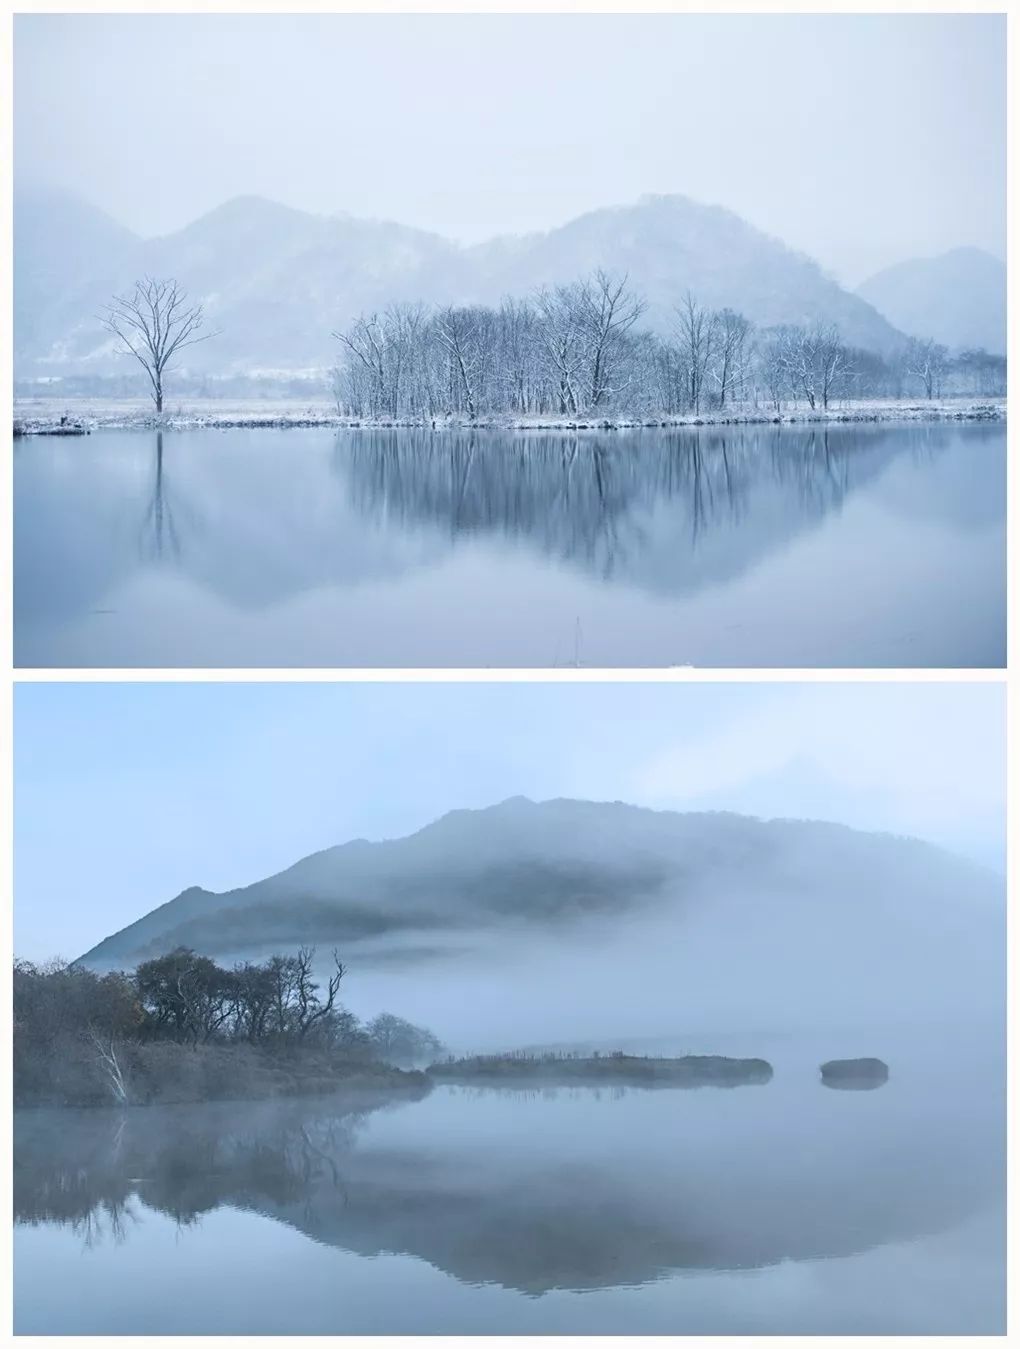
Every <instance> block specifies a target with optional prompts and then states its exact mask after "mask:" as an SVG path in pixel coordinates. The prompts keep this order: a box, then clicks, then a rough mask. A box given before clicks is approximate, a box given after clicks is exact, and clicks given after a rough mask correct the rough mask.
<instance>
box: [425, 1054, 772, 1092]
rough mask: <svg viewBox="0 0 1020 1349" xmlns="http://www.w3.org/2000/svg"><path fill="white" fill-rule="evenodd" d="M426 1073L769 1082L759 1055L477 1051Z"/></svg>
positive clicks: (644, 1083)
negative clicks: (726, 1056)
mask: <svg viewBox="0 0 1020 1349" xmlns="http://www.w3.org/2000/svg"><path fill="white" fill-rule="evenodd" d="M427 1075H428V1076H429V1077H430V1078H433V1079H435V1080H436V1081H439V1082H456V1083H464V1084H466V1085H478V1086H494V1087H513V1086H529V1085H539V1084H540V1085H545V1086H573V1085H577V1086H599V1085H606V1086H634V1087H747V1086H760V1085H763V1084H764V1083H766V1082H769V1081H771V1080H772V1065H771V1064H770V1063H767V1062H766V1061H765V1060H764V1059H731V1058H724V1057H722V1056H720V1055H716V1054H687V1055H684V1056H683V1057H682V1058H646V1057H643V1056H640V1055H636V1054H624V1053H622V1052H615V1053H612V1054H594V1055H592V1056H591V1057H588V1056H584V1057H582V1056H580V1055H576V1054H526V1053H514V1054H481V1055H477V1056H475V1057H473V1058H463V1059H447V1060H446V1061H445V1062H443V1063H433V1064H432V1065H431V1066H430V1067H429V1068H428V1069H427Z"/></svg>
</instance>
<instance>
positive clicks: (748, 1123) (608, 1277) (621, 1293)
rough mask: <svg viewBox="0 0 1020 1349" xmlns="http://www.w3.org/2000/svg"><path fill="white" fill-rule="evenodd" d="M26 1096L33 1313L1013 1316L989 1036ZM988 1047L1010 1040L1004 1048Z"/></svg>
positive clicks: (926, 1330) (839, 1325) (757, 1318)
mask: <svg viewBox="0 0 1020 1349" xmlns="http://www.w3.org/2000/svg"><path fill="white" fill-rule="evenodd" d="M973 1044H974V1052H973V1053H972V1054H969V1055H966V1054H954V1055H953V1056H951V1060H950V1059H946V1061H944V1062H940V1061H939V1054H938V1052H937V1050H933V1052H931V1053H929V1055H928V1058H927V1061H926V1062H920V1061H919V1062H912V1063H911V1062H902V1061H901V1060H899V1059H894V1060H893V1062H892V1075H891V1077H890V1080H889V1082H888V1083H887V1085H885V1086H883V1087H881V1088H879V1089H877V1090H873V1091H837V1090H829V1089H827V1088H825V1087H823V1086H822V1085H821V1084H820V1082H819V1080H818V1071H817V1066H814V1067H812V1065H811V1064H810V1063H809V1062H808V1061H807V1059H806V1058H805V1059H803V1060H802V1061H801V1060H796V1061H795V1060H794V1059H789V1060H784V1058H783V1056H782V1055H780V1056H779V1057H778V1058H776V1057H774V1056H773V1057H774V1061H775V1066H776V1074H775V1077H774V1078H773V1080H772V1081H771V1082H770V1083H768V1084H767V1085H761V1086H747V1087H738V1088H733V1089H728V1090H727V1089H712V1088H704V1089H700V1090H687V1091H685V1090H673V1089H658V1090H641V1089H635V1088H628V1089H625V1090H622V1091H621V1090H618V1089H616V1090H611V1089H602V1090H592V1089H580V1088H573V1089H562V1088H561V1089H554V1090H534V1091H507V1090H497V1089H466V1088H463V1087H437V1088H435V1089H434V1090H433V1091H432V1093H431V1094H430V1095H428V1096H426V1097H425V1098H424V1099H422V1100H416V1101H404V1102H402V1103H401V1104H399V1105H388V1106H385V1107H383V1108H380V1109H355V1108H353V1107H352V1105H351V1103H350V1102H346V1103H345V1102H344V1100H343V1099H342V1098H340V1097H337V1098H331V1099H326V1100H318V1101H313V1102H308V1101H305V1102H300V1101H292V1102H285V1103H269V1104H256V1105H253V1104H251V1103H245V1104H242V1105H240V1106H232V1105H226V1104H219V1105H207V1106H180V1107H148V1108H145V1107H143V1108H138V1109H135V1110H133V1111H132V1110H128V1111H126V1112H120V1113H118V1112H116V1111H105V1110H93V1111H69V1110H67V1111H24V1112H18V1113H17V1114H16V1117H15V1171H14V1208H15V1222H16V1228H15V1266H14V1269H15V1329H16V1331H17V1332H18V1333H21V1334H100V1335H101V1334H118V1333H123V1334H161V1333H162V1334H190V1333H210V1334H215V1333H223V1334H227V1333H230V1334H257V1333H273V1334H303V1333H306V1334H373V1333H380V1334H382V1333H386V1334H397V1333H400V1334H410V1333H424V1334H508V1333H519V1334H544V1333H553V1334H555V1333H563V1334H599V1333H613V1334H646V1333H647V1334H670V1333H704V1334H714V1333H726V1334H768V1333H777V1334H778V1333H789V1334H797V1333H817V1334H838V1333H849V1334H871V1333H883V1334H896V1333H906V1334H1001V1333H1003V1332H1004V1318H1005V1310H1004V1277H1005V1276H1004V1238H1005V1233H1004V1222H1005V1219H1004V1198H1003V1195H1004V1176H1003V1166H1004V1161H1003V1116H1004V1092H1003V1089H1002V1081H1003V1077H1002V1073H1003V1069H1002V1061H1001V1056H998V1054H997V1052H996V1053H989V1057H988V1061H987V1062H986V1063H982V1062H981V1061H980V1059H981V1054H982V1052H983V1051H982V1048H981V1041H980V1039H978V1038H975V1040H974V1042H973ZM993 1060H994V1062H993Z"/></svg>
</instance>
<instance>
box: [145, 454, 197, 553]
mask: <svg viewBox="0 0 1020 1349" xmlns="http://www.w3.org/2000/svg"><path fill="white" fill-rule="evenodd" d="M170 486H171V481H170V479H169V477H168V474H167V470H166V463H165V459H164V454H163V432H162V431H157V432H156V453H155V460H154V463H153V472H152V482H151V486H150V489H149V499H148V505H147V507H146V510H145V515H144V517H143V519H142V525H141V529H140V531H139V546H140V551H141V554H142V557H143V558H145V559H147V560H149V561H157V562H162V561H164V560H165V559H168V558H170V559H172V560H173V561H175V562H179V561H180V560H181V536H180V531H179V528H178V526H179V524H181V523H183V524H184V525H185V526H187V527H189V528H190V529H192V530H193V531H194V530H195V528H196V527H197V520H196V517H195V515H194V513H193V512H192V511H191V510H190V509H188V508H187V507H185V506H183V505H182V504H181V502H180V500H179V499H178V500H175V498H174V496H173V495H172V494H171V490H170Z"/></svg>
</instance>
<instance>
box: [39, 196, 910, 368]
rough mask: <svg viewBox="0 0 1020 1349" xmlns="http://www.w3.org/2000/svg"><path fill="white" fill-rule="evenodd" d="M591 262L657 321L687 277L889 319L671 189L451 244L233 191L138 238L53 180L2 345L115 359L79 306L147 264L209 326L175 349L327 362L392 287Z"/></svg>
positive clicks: (877, 328) (861, 331)
mask: <svg viewBox="0 0 1020 1349" xmlns="http://www.w3.org/2000/svg"><path fill="white" fill-rule="evenodd" d="M596 266H604V267H607V268H609V269H612V270H615V271H626V272H628V273H629V275H630V279H631V282H632V283H633V285H634V286H635V288H636V289H637V290H639V291H640V292H642V293H643V294H644V296H645V297H646V299H647V300H648V301H649V310H648V314H647V316H646V319H645V320H644V321H645V322H646V323H647V324H648V325H649V326H652V327H658V328H663V327H665V326H668V324H669V322H670V320H671V312H672V307H673V306H674V305H675V304H676V303H677V302H678V301H679V300H680V299H681V297H682V296H683V295H684V294H685V292H686V291H687V290H688V289H690V290H691V291H693V292H694V293H696V294H697V295H698V297H699V298H700V299H701V300H702V301H704V302H706V303H708V304H711V305H713V306H719V307H721V306H724V305H730V306H732V307H733V308H736V309H739V310H741V311H742V312H744V313H745V314H746V315H747V316H748V317H749V318H751V319H752V320H754V321H755V322H756V323H759V324H762V325H766V326H768V325H771V324H777V323H787V322H789V323H807V322H811V321H812V320H814V319H824V320H827V321H834V322H836V323H838V324H839V326H840V328H841V329H842V331H843V334H844V336H845V338H846V339H847V340H848V341H849V342H851V343H853V344H855V345H859V346H863V347H868V348H870V349H873V350H879V351H884V350H887V349H889V348H890V347H891V346H893V345H895V344H896V342H897V340H898V334H897V333H896V331H895V330H894V328H893V327H892V326H891V325H890V324H889V323H888V322H887V321H886V320H885V319H884V318H882V317H881V316H880V315H879V314H877V313H876V312H875V310H874V309H873V308H872V307H871V306H870V304H868V303H867V302H866V301H865V300H863V299H861V298H860V297H859V296H856V295H853V294H851V293H849V292H848V291H846V290H844V289H842V288H841V287H840V286H839V285H838V284H837V283H836V282H835V281H833V280H832V279H831V278H829V277H827V276H826V275H825V274H824V272H823V271H822V269H821V268H820V267H819V266H818V265H817V263H815V262H813V261H812V260H811V259H810V258H807V257H805V256H803V255H801V254H798V253H795V252H792V251H791V250H790V249H788V248H787V247H786V246H785V245H784V244H782V243H781V242H780V241H779V240H776V239H773V238H770V237H769V236H767V235H765V234H763V233H761V232H760V231H759V230H756V229H754V228H753V227H752V226H750V225H748V224H747V223H746V222H745V221H743V220H741V219H740V218H739V217H738V216H736V215H734V214H733V213H732V212H730V211H726V210H723V209H722V208H721V207H717V206H704V205H701V204H699V203H697V202H693V201H691V200H689V199H688V198H686V197H680V196H670V197H648V198H643V199H642V200H640V201H639V202H637V203H635V204H634V205H631V206H623V207H616V208H612V209H606V210H600V211H593V212H590V213H589V214H587V215H583V216H580V217H579V218H578V219H576V220H573V221H570V222H569V223H568V224H566V225H563V226H562V227H560V228H558V229H554V230H550V231H549V232H548V233H544V234H532V235H527V236H524V237H521V238H512V239H496V240H493V241H491V242H489V243H485V244H481V245H475V246H472V247H460V246H458V245H456V244H454V243H451V242H450V241H448V240H446V239H443V238H441V237H440V236H438V235H435V234H430V233H426V232H425V231H422V230H417V229H411V228H408V227H406V226H403V225H397V224H391V223H388V222H384V221H372V220H356V219H353V218H351V217H347V216H333V217H324V216H316V215H309V214H306V213H304V212H301V211H296V210H292V209H290V208H289V207H286V206H281V205H279V204H277V203H275V202H271V201H266V200H264V199H261V198H258V197H239V198H236V199H235V200H233V201H229V202H227V203H226V204H224V205H223V206H220V207H218V208H217V209H216V210H214V211H211V212H209V213H208V214H207V215H204V216H202V217H201V218H200V219H199V220H196V221H194V222H193V223H192V224H190V225H188V226H187V227H185V228H184V229H182V230H178V231H177V232H176V233H174V234H169V235H166V236H164V237H162V238H157V239H140V238H138V237H136V236H134V235H132V234H131V233H130V232H128V231H126V230H124V229H122V228H121V227H120V226H118V225H117V224H116V223H115V222H113V221H112V220H110V219H109V217H107V216H105V215H103V213H102V212H100V211H97V210H96V209H95V208H93V207H90V206H87V205H86V204H84V203H82V202H80V201H77V200H75V199H73V198H69V197H67V196H62V195H59V194H52V193H50V194H42V195H40V194H37V193H36V194H29V193H25V192H22V193H20V194H19V195H18V200H17V203H16V212H15V356H16V367H17V374H18V375H19V377H23V378H29V377H34V378H38V377H41V376H45V375H64V374H71V373H75V374H87V373H94V374H109V373H114V372H117V371H123V370H126V369H127V364H126V362H127V359H128V358H125V357H122V356H118V355H116V354H115V352H114V351H113V349H112V344H111V342H110V340H109V339H108V336H107V334H105V332H104V331H103V329H102V327H101V325H100V323H99V322H98V320H97V318H96V314H97V312H98V311H99V309H100V307H101V306H102V304H103V303H104V301H106V300H107V299H108V298H109V296H110V295H111V294H113V293H116V292H120V291H123V290H125V289H128V288H130V286H131V284H132V282H133V281H134V279H135V278H136V277H138V276H140V275H143V274H146V273H149V274H153V275H161V276H163V275H165V276H174V277H175V278H176V279H177V280H178V281H179V282H180V283H181V284H182V285H183V286H184V287H185V288H186V290H187V291H188V292H189V293H190V294H191V295H192V296H193V297H194V298H196V299H200V300H201V301H202V302H203V304H204V305H205V307H206V311H207V315H208V320H209V324H210V326H211V327H214V328H216V329H218V330H220V336H218V337H217V338H216V340H215V341H214V342H208V343H202V344H201V345H199V346H198V347H194V348H192V349H191V350H190V351H189V352H188V364H189V366H190V368H191V369H193V370H207V371H218V372H227V371H233V372H245V373H248V372H252V371H258V370H288V371H300V370H307V369H326V368H329V367H330V366H331V365H332V363H333V361H334V359H335V355H336V349H335V348H336V344H335V343H334V342H333V340H332V339H331V337H330V333H331V332H332V330H333V329H335V328H337V327H338V326H343V325H345V324H347V323H349V322H350V321H351V320H352V319H353V318H355V317H356V316H357V315H358V314H359V313H361V312H363V311H367V310H371V309H373V308H378V307H382V306H385V305H386V304H388V303H390V302H393V301H398V300H424V301H428V302H440V301H441V302H444V303H446V302H452V303H468V302H495V301H498V300H499V299H500V298H501V296H503V295H504V294H523V293H527V292H529V291H530V290H532V289H533V288H534V287H536V286H538V285H540V284H543V283H556V282H561V281H570V280H573V279H574V278H576V277H577V276H579V275H581V274H582V273H584V272H587V271H589V270H591V269H592V268H594V267H596Z"/></svg>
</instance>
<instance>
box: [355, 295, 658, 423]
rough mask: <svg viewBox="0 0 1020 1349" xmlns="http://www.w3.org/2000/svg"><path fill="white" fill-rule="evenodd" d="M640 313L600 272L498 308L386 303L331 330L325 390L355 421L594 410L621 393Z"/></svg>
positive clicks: (641, 306) (639, 303)
mask: <svg viewBox="0 0 1020 1349" xmlns="http://www.w3.org/2000/svg"><path fill="white" fill-rule="evenodd" d="M643 310H644V302H643V301H641V300H640V299H638V298H637V297H636V296H634V295H633V294H632V293H631V292H630V291H629V290H628V289H627V283H626V279H625V278H624V279H622V280H621V279H618V278H614V277H612V276H610V275H609V274H608V273H607V272H603V271H598V272H595V273H594V274H593V275H592V276H590V277H588V278H586V279H585V280H583V281H578V282H575V283H573V284H572V285H568V286H557V287H555V288H553V289H544V290H541V291H539V292H538V294H537V295H536V296H534V297H533V298H532V299H530V300H513V299H506V300H504V301H503V303H502V304H501V305H500V306H499V308H498V309H491V308H487V307H485V306H483V305H469V306H460V307H457V306H453V305H447V306H446V307H444V308H440V309H435V310H431V309H428V308H426V306H424V305H421V304H414V305H412V304H396V305H390V306H389V307H388V308H387V309H386V310H385V311H384V312H383V313H382V314H371V315H367V316H363V317H361V318H359V319H358V320H357V321H356V322H355V323H353V324H352V325H351V326H350V327H349V328H348V329H346V330H342V331H337V332H335V333H334V334H333V335H334V337H335V338H336V339H337V340H338V341H339V342H340V344H341V347H342V349H343V355H344V359H343V360H342V362H341V363H340V365H339V366H338V368H337V372H336V383H335V390H334V391H335V394H336V397H337V400H338V403H339V404H340V406H341V407H342V408H343V410H344V411H347V412H350V413H352V414H353V415H356V416H361V417H380V416H389V417H400V416H415V417H419V416H420V417H437V416H442V415H447V414H451V413H457V414H463V415H466V416H467V417H469V418H474V417H477V416H478V415H480V414H481V413H483V412H484V413H491V412H509V413H519V414H527V413H532V412H551V411H555V412H557V413H560V414H563V415H576V414H577V413H579V412H580V411H581V410H582V409H585V410H591V411H594V410H596V409H598V408H600V407H603V406H605V405H606V404H607V403H610V402H613V401H617V402H618V401H619V400H620V398H621V396H622V395H624V394H625V391H626V387H627V383H628V380H629V373H630V372H629V369H628V361H629V356H630V351H631V345H632V344H631V342H630V340H629V335H630V333H631V330H632V329H633V327H634V325H635V323H636V322H637V320H638V318H640V316H641V314H642V312H643Z"/></svg>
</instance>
